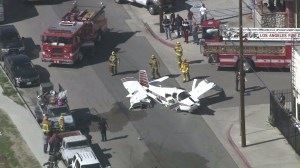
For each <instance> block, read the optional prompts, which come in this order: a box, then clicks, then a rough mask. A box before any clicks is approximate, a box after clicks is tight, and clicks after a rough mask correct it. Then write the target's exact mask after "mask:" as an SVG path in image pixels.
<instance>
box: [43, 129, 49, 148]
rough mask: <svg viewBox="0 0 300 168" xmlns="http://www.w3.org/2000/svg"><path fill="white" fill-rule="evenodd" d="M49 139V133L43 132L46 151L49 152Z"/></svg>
mask: <svg viewBox="0 0 300 168" xmlns="http://www.w3.org/2000/svg"><path fill="white" fill-rule="evenodd" d="M48 141H49V135H48V134H45V133H44V134H43V143H44V153H47V151H48Z"/></svg>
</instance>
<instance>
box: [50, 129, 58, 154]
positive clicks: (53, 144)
mask: <svg viewBox="0 0 300 168" xmlns="http://www.w3.org/2000/svg"><path fill="white" fill-rule="evenodd" d="M57 140H58V135H57V133H53V135H52V136H51V137H50V139H49V146H50V150H49V154H50V155H51V154H54V152H55V149H56V147H57V146H56V145H57Z"/></svg>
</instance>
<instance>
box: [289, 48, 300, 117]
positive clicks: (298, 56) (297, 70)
mask: <svg viewBox="0 0 300 168" xmlns="http://www.w3.org/2000/svg"><path fill="white" fill-rule="evenodd" d="M292 59H293V60H292V62H293V66H294V71H291V73H292V82H293V86H294V88H293V94H294V97H295V98H296V104H295V105H296V118H297V119H298V120H299V119H300V116H298V113H297V111H298V109H297V104H300V47H299V46H298V47H296V51H295V52H294V54H293V58H292Z"/></svg>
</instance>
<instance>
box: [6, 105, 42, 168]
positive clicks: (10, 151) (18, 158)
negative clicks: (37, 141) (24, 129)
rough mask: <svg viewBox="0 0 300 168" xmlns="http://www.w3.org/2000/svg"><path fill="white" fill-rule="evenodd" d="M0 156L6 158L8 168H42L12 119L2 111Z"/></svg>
mask: <svg viewBox="0 0 300 168" xmlns="http://www.w3.org/2000/svg"><path fill="white" fill-rule="evenodd" d="M0 132H1V135H0V156H1V157H2V158H5V162H6V163H1V162H0V166H1V164H2V165H5V164H6V165H7V167H13V168H40V164H39V163H38V161H37V160H36V158H35V157H34V156H33V154H32V153H31V151H30V149H29V147H28V146H27V144H26V142H25V141H24V140H23V138H22V136H21V135H20V133H19V131H18V130H17V128H16V127H15V125H14V124H13V123H12V122H11V120H10V118H9V117H8V116H7V114H5V113H4V112H3V111H2V110H1V109H0Z"/></svg>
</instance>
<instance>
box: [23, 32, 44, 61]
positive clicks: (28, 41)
mask: <svg viewBox="0 0 300 168" xmlns="http://www.w3.org/2000/svg"><path fill="white" fill-rule="evenodd" d="M23 42H24V45H25V48H26V49H25V53H26V54H27V55H28V56H29V57H30V58H31V59H32V60H33V59H36V58H39V53H40V51H41V47H40V45H36V44H35V43H34V41H33V40H32V38H30V37H29V38H27V37H26V38H25V37H24V38H23Z"/></svg>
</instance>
